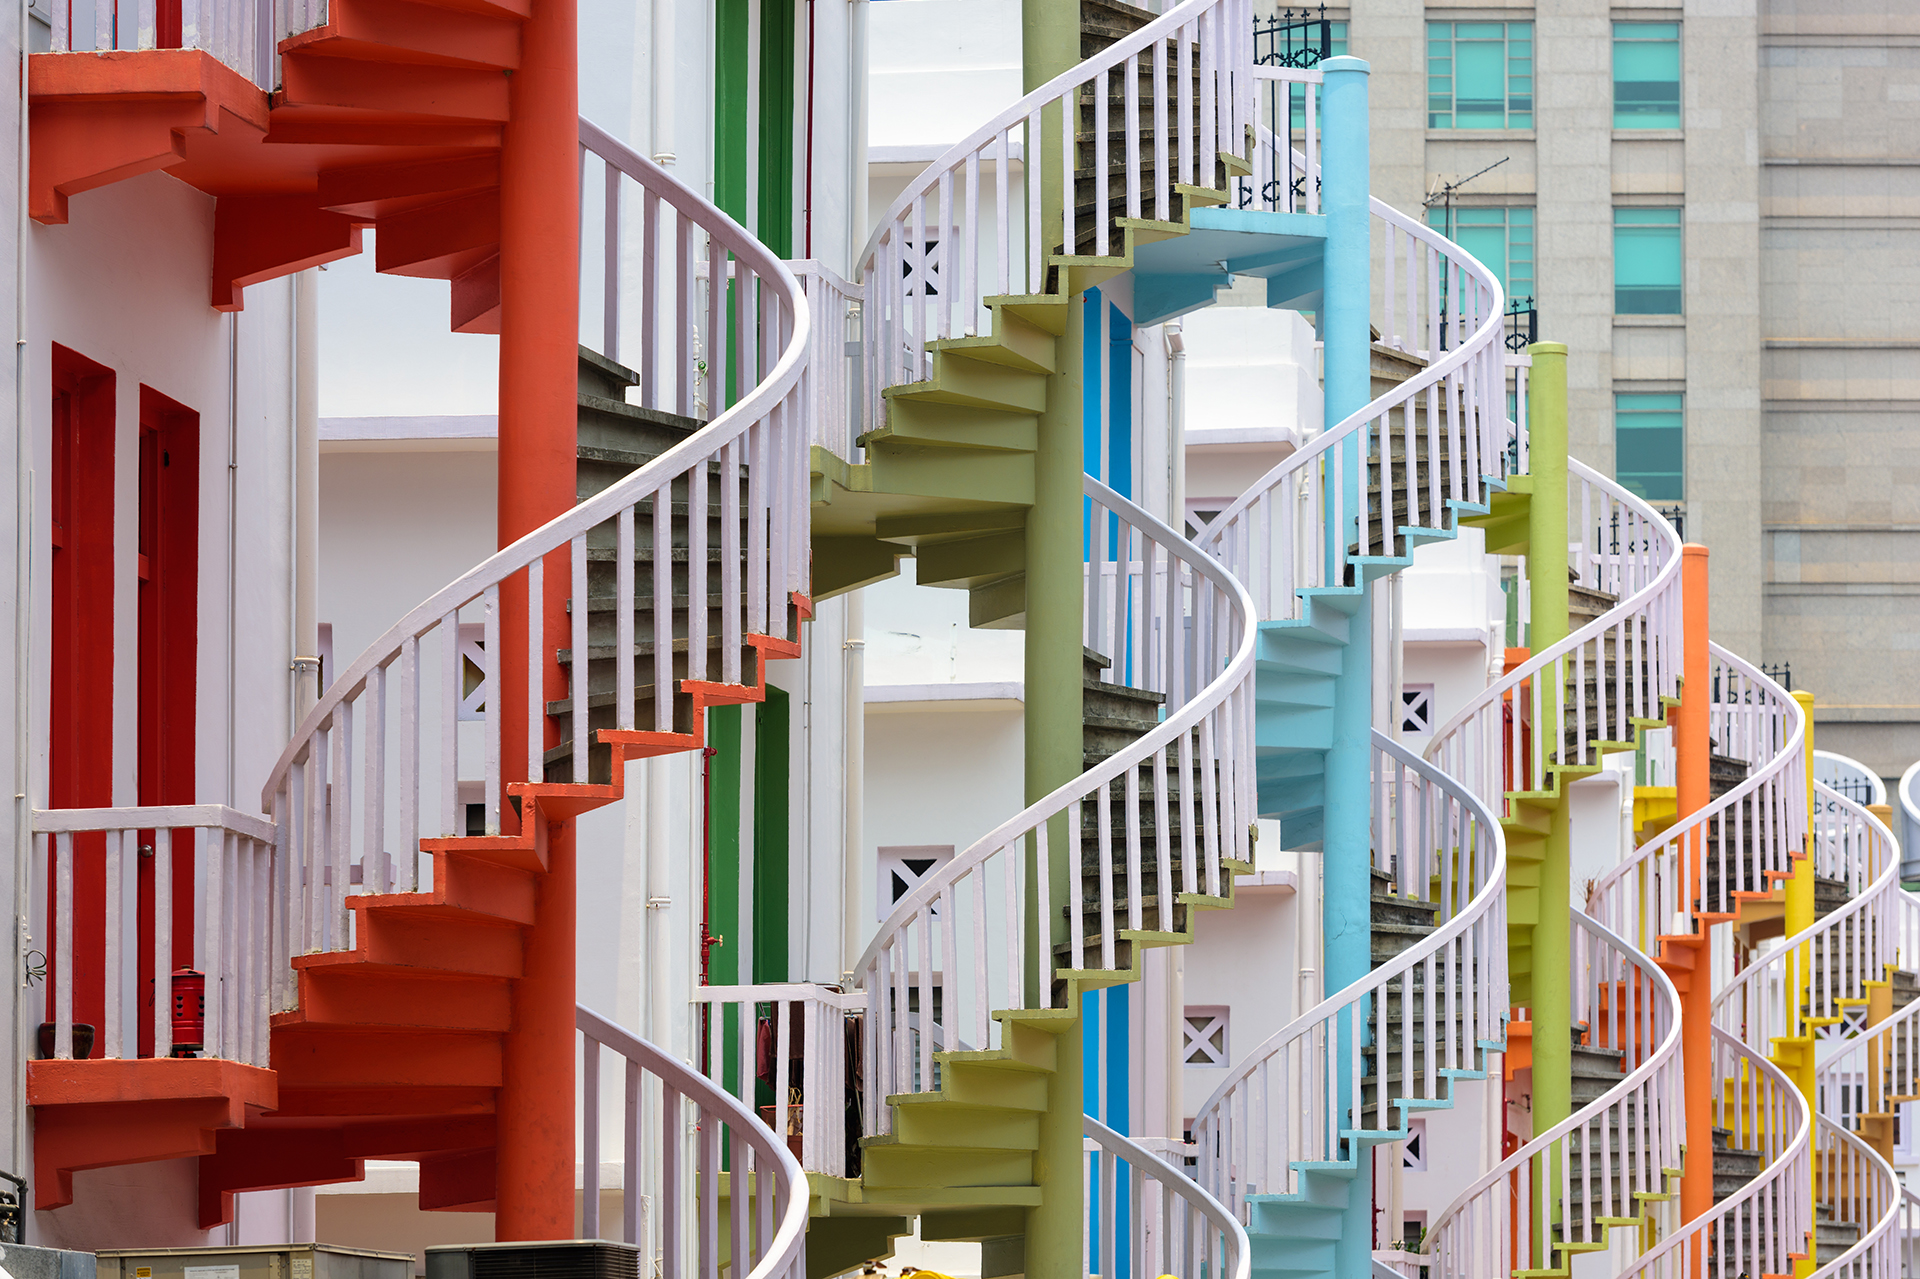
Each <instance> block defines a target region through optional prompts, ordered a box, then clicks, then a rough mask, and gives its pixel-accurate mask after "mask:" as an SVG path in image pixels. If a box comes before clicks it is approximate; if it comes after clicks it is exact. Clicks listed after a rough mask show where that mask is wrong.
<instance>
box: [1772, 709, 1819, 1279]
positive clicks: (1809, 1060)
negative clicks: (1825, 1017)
mask: <svg viewBox="0 0 1920 1279" xmlns="http://www.w3.org/2000/svg"><path fill="white" fill-rule="evenodd" d="M1793 700H1794V701H1796V702H1798V703H1800V710H1801V712H1802V713H1804V714H1805V716H1806V720H1807V730H1806V738H1805V741H1804V743H1803V749H1804V751H1805V753H1806V759H1805V762H1806V776H1807V807H1806V814H1807V832H1806V844H1805V845H1804V847H1803V849H1802V855H1801V856H1800V857H1799V858H1797V859H1795V861H1794V866H1793V878H1792V879H1789V880H1788V881H1787V883H1786V891H1785V893H1784V894H1782V895H1783V897H1784V898H1785V901H1784V903H1783V905H1784V913H1785V915H1786V918H1785V919H1784V920H1783V921H1782V927H1783V928H1784V929H1785V930H1786V934H1787V936H1789V937H1792V936H1794V935H1796V934H1798V933H1802V932H1805V931H1806V930H1807V929H1809V928H1812V927H1813V925H1814V922H1815V920H1816V919H1817V917H1818V907H1817V906H1816V905H1815V901H1814V889H1813V841H1814V838H1815V835H1814V830H1815V826H1814V820H1815V819H1814V814H1815V813H1816V812H1818V811H1819V810H1818V809H1817V808H1816V807H1815V806H1816V805H1817V804H1818V803H1819V802H1820V801H1819V797H1818V796H1816V795H1815V794H1814V793H1813V694H1812V693H1806V692H1799V691H1796V692H1795V693H1794V694H1793ZM1813 960H1814V951H1813V945H1812V943H1805V944H1803V945H1801V947H1800V948H1799V953H1798V954H1797V955H1795V956H1794V960H1793V967H1792V971H1794V972H1795V973H1797V974H1798V976H1797V977H1796V979H1795V980H1796V982H1797V984H1798V985H1799V987H1800V991H1799V996H1798V997H1797V998H1795V999H1793V1000H1792V1001H1791V1002H1790V1003H1789V1005H1788V1007H1789V1008H1791V1009H1793V1010H1794V1011H1793V1018H1794V1022H1795V1025H1794V1027H1793V1035H1794V1040H1795V1042H1794V1044H1793V1046H1792V1047H1791V1048H1787V1049H1786V1051H1784V1052H1783V1051H1780V1050H1779V1049H1776V1050H1775V1052H1774V1055H1773V1060H1774V1062H1775V1064H1777V1065H1779V1066H1780V1067H1781V1068H1782V1069H1784V1070H1785V1071H1786V1073H1787V1077H1788V1078H1790V1079H1792V1080H1793V1084H1794V1087H1796V1088H1798V1089H1799V1090H1800V1095H1801V1096H1803V1097H1805V1098H1806V1099H1807V1106H1808V1108H1809V1109H1812V1108H1813V1107H1815V1106H1816V1105H1817V1103H1818V1098H1816V1097H1815V1096H1814V1088H1815V1085H1814V1070H1815V1066H1816V1062H1815V1043H1816V1041H1815V1039H1814V1028H1813V1027H1812V1026H1809V1025H1807V1024H1806V1022H1805V1021H1803V1020H1801V1015H1802V1014H1801V1011H1800V1010H1802V1009H1805V1008H1807V1007H1808V1006H1809V1005H1810V1003H1811V1002H1812V998H1813ZM1782 1047H1785V1046H1784V1045H1783V1046H1782ZM1810 1162H1811V1163H1812V1169H1811V1172H1812V1177H1813V1197H1814V1198H1813V1202H1816V1203H1817V1202H1819V1199H1820V1164H1819V1161H1817V1160H1814V1161H1810ZM1818 1268H1819V1260H1818V1258H1817V1257H1811V1256H1810V1257H1806V1258H1804V1259H1802V1260H1799V1261H1796V1262H1794V1263H1793V1273H1794V1274H1796V1275H1801V1276H1805V1275H1810V1274H1812V1273H1813V1272H1814V1271H1815V1270H1816V1269H1818Z"/></svg>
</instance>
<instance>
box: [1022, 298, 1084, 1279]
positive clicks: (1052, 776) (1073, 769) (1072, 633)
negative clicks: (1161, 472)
mask: <svg viewBox="0 0 1920 1279" xmlns="http://www.w3.org/2000/svg"><path fill="white" fill-rule="evenodd" d="M1083 311H1084V308H1082V307H1081V306H1079V305H1078V304H1077V303H1076V304H1074V305H1071V306H1069V307H1068V308H1067V314H1068V316H1069V319H1068V322H1067V332H1066V334H1065V336H1063V337H1062V338H1061V339H1060V350H1061V352H1062V353H1063V355H1064V356H1065V358H1063V359H1061V360H1060V362H1059V366H1060V369H1061V370H1062V371H1061V372H1059V373H1056V374H1055V375H1054V376H1053V377H1052V378H1051V379H1049V381H1048V383H1047V408H1046V412H1045V413H1043V414H1042V415H1041V417H1040V440H1039V449H1038V451H1037V452H1036V453H1035V455H1034V484H1033V488H1034V500H1033V507H1032V508H1031V509H1030V510H1029V511H1028V513H1027V627H1026V629H1027V646H1026V690H1027V691H1026V750H1027V760H1026V773H1027V802H1028V803H1033V802H1034V801H1036V800H1038V799H1041V798H1043V797H1044V796H1046V795H1048V794H1049V793H1051V792H1052V791H1054V790H1057V789H1058V788H1060V787H1061V786H1064V785H1065V784H1066V783H1068V782H1070V781H1072V780H1073V779H1074V778H1076V777H1078V776H1079V775H1080V774H1081V772H1082V771H1083V768H1082V751H1081V709H1080V693H1081V681H1082V679H1083V673H1082V668H1081V658H1080V654H1081V614H1082V612H1083V611H1084V605H1083V603H1082V599H1083V596H1082V591H1083V589H1084V586H1083V578H1082V564H1083V563H1084V556H1085V551H1084V549H1083V544H1082V536H1081V531H1080V529H1081V522H1082V519H1083V517H1082V514H1081V508H1082V506H1083V504H1084V498H1083V493H1082V487H1081V481H1082V477H1083V476H1084V475H1085V474H1086V471H1085V464H1084V460H1083V452H1084V448H1083V445H1082V434H1081V433H1082V424H1081V416H1080V415H1081V397H1082V392H1083V387H1082V385H1081V373H1080V369H1081V360H1080V358H1079V355H1078V352H1079V351H1080V350H1081V344H1082V342H1083V341H1084V340H1085V337H1086V334H1085V326H1084V323H1083V319H1082V315H1083ZM1047 845H1048V848H1049V849H1050V850H1051V851H1052V857H1051V859H1050V860H1051V862H1052V871H1053V878H1052V885H1051V893H1052V900H1053V901H1056V902H1075V901H1078V900H1079V898H1080V891H1081V889H1080V883H1079V874H1078V872H1079V848H1080V841H1079V832H1078V831H1075V830H1073V829H1072V828H1071V826H1070V824H1069V822H1068V820H1067V818H1066V817H1064V816H1062V817H1058V818H1056V819H1054V821H1053V822H1052V823H1050V824H1049V826H1048V829H1047ZM1065 938H1066V920H1065V918H1064V917H1063V916H1062V915H1060V914H1059V913H1056V916H1055V918H1054V919H1053V921H1052V935H1051V936H1049V937H1046V938H1036V939H1035V941H1037V942H1038V943H1039V944H1040V945H1042V946H1043V947H1044V950H1043V951H1030V952H1029V953H1033V954H1040V953H1046V954H1051V953H1052V951H1053V946H1054V944H1055V943H1056V942H1059V941H1063V940H1065ZM1047 993H1048V992H1047V991H1046V990H1044V989H1042V990H1036V991H1030V992H1029V996H1030V997H1032V996H1038V997H1040V998H1045V997H1046V995H1047ZM1082 1055H1083V1050H1082V1044H1081V1034H1080V1025H1079V1022H1078V1021H1077V1020H1076V1021H1075V1022H1074V1023H1073V1024H1072V1025H1070V1026H1065V1027H1062V1028H1061V1030H1060V1034H1059V1042H1058V1048H1057V1057H1056V1060H1055V1064H1054V1071H1053V1078H1052V1085H1051V1086H1052V1090H1053V1091H1052V1094H1051V1096H1050V1097H1049V1099H1048V1100H1049V1104H1048V1107H1047V1112H1046V1113H1045V1114H1044V1115H1042V1116H1041V1117H1040V1149H1039V1152H1038V1155H1037V1157H1036V1158H1035V1161H1034V1175H1035V1179H1036V1182H1037V1184H1039V1185H1040V1186H1041V1187H1043V1194H1044V1200H1043V1202H1042V1204H1041V1206H1040V1207H1038V1208H1035V1209H1033V1211H1032V1212H1030V1213H1029V1214H1028V1218H1027V1262H1026V1265H1027V1271H1026V1272H1027V1273H1028V1274H1030V1275H1065V1274H1078V1273H1079V1266H1080V1264H1081V1236H1082V1234H1083V1233H1084V1231H1085V1216H1084V1212H1083V1210H1082V1206H1081V1202H1080V1201H1081V1189H1080V1183H1081V1172H1080V1162H1081V1158H1082V1156H1081V1150H1080V1140H1081V1138H1080V1117H1081V1113H1082V1111H1083V1109H1084V1106H1085V1101H1084V1091H1085V1090H1084V1081H1083V1080H1082V1079H1081V1058H1082Z"/></svg>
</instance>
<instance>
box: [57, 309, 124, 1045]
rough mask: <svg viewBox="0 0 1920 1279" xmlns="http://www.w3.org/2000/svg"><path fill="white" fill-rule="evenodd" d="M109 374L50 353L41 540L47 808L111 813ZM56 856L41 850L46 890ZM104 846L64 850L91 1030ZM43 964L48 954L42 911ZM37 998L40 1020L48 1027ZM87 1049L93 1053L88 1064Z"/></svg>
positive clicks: (76, 977)
mask: <svg viewBox="0 0 1920 1279" xmlns="http://www.w3.org/2000/svg"><path fill="white" fill-rule="evenodd" d="M113 420H114V380H113V371H112V370H111V369H109V368H107V367H106V366H105V365H102V364H96V363H94V362H93V361H92V360H89V359H87V358H86V357H85V356H83V355H80V354H79V353H78V352H75V351H70V350H68V349H67V348H65V347H62V346H55V347H54V348H53V424H52V425H53V430H52V439H51V441H50V443H51V445H52V467H51V472H52V474H51V476H50V483H49V486H48V487H49V494H48V496H49V502H48V507H49V509H48V512H47V522H46V525H45V526H44V527H45V528H46V529H47V541H48V545H49V547H50V549H51V558H52V582H51V588H52V589H51V596H52V599H51V604H52V610H51V616H50V617H49V618H48V641H49V654H48V655H49V659H50V661H49V666H50V670H49V674H50V676H51V679H50V684H49V688H48V696H47V802H48V803H49V804H50V805H51V806H52V807H54V808H104V807H107V806H109V805H111V804H112V803H113ZM57 856H58V853H57V850H55V849H52V848H49V850H48V861H49V865H48V881H47V882H49V883H53V882H56V881H55V878H54V874H53V872H54V871H55V869H56V867H55V865H54V858H56V857H57ZM105 863H106V840H105V839H104V838H103V837H101V836H98V835H95V836H84V835H83V836H79V837H76V838H75V839H74V841H73V895H74V901H73V958H74V964H73V967H74V973H73V1015H74V1020H75V1021H76V1022H79V1023H85V1024H88V1025H92V1026H94V1027H96V1028H97V1027H99V1026H100V1025H101V1023H102V1020H103V1014H104V1012H105V1002H104V1000H105V994H104V992H105V985H104V981H103V978H104V961H105V949H106V946H105V943H106V930H105V922H106V921H105V910H106V865H105ZM48 910H49V912H50V917H49V919H48V920H47V938H48V942H47V954H48V955H49V956H51V955H54V954H57V953H58V952H57V949H56V948H57V946H58V944H59V936H58V930H57V924H58V917H57V914H54V913H53V910H54V903H53V902H52V901H51V900H49V902H48ZM53 987H54V983H53V981H52V980H51V979H50V980H48V982H47V984H46V988H47V1018H48V1020H52V1017H53ZM100 1051H101V1047H100V1045H99V1043H98V1042H97V1041H96V1044H95V1047H94V1050H93V1054H94V1055H95V1056H98V1055H100Z"/></svg>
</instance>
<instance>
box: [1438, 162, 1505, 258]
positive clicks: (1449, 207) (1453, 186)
mask: <svg viewBox="0 0 1920 1279" xmlns="http://www.w3.org/2000/svg"><path fill="white" fill-rule="evenodd" d="M1512 158H1513V157H1512V156H1505V155H1503V156H1501V157H1500V158H1499V159H1498V160H1495V161H1494V162H1493V163H1492V164H1489V165H1488V166H1487V167H1486V168H1484V169H1482V170H1480V172H1478V173H1469V174H1468V175H1467V176H1466V177H1464V178H1461V179H1460V180H1459V181H1458V182H1443V183H1441V184H1440V187H1439V189H1437V190H1434V191H1429V192H1428V193H1427V198H1426V199H1425V200H1422V201H1421V204H1422V206H1423V207H1425V208H1429V209H1430V208H1432V207H1433V205H1434V202H1435V201H1442V200H1443V201H1445V202H1446V203H1445V206H1444V207H1445V208H1446V214H1445V216H1446V229H1445V230H1444V231H1443V232H1442V233H1441V234H1443V235H1445V236H1446V237H1447V238H1448V239H1449V240H1451V239H1452V238H1453V193H1454V192H1455V191H1458V190H1459V189H1460V188H1461V187H1463V186H1465V185H1467V183H1469V182H1471V181H1473V180H1474V179H1475V178H1479V177H1484V176H1486V175H1487V174H1489V173H1492V172H1493V171H1494V170H1495V169H1497V168H1499V167H1500V166H1501V165H1503V164H1505V163H1506V162H1507V161H1508V160H1510V159H1512Z"/></svg>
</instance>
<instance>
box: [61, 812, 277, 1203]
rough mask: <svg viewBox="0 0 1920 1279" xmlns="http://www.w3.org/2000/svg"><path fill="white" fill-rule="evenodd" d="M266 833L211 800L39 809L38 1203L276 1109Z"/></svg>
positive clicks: (187, 1148) (260, 822)
mask: <svg viewBox="0 0 1920 1279" xmlns="http://www.w3.org/2000/svg"><path fill="white" fill-rule="evenodd" d="M274 839H275V829H274V826H273V824H272V823H271V822H270V821H268V820H267V819H266V818H263V817H255V816H251V815H249V814H246V813H241V812H237V811H235V810H233V809H231V808H226V807H223V806H221V805H218V804H196V805H181V806H175V807H165V808H77V809H41V810H37V811H35V812H34V814H33V840H34V855H35V870H36V875H37V877H38V879H39V882H40V883H41V884H42V885H44V888H45V901H46V932H45V934H44V935H45V936H46V937H47V938H48V947H49V951H48V954H47V957H46V959H47V962H46V964H45V972H46V987H45V989H46V1017H47V1020H46V1021H45V1022H44V1023H43V1024H42V1026H41V1028H40V1044H39V1047H40V1051H41V1057H42V1059H41V1060H38V1061H32V1062H29V1063H28V1064H27V1104H28V1105H30V1106H33V1107H35V1130H34V1162H35V1182H36V1185H37V1200H36V1204H37V1206H38V1207H40V1208H43V1209H45V1208H57V1207H61V1206H63V1205H64V1204H67V1203H70V1202H72V1199H73V1173H74V1172H76V1171H79V1170H81V1169H86V1168H100V1167H108V1166H111V1165H115V1164H125V1163H139V1162H144V1161H147V1160H156V1159H178V1158H183V1157H186V1156H190V1155H203V1154H211V1153H212V1152H213V1149H214V1133H215V1132H216V1131H218V1130H219V1129H222V1128H238V1127H241V1126H243V1125H244V1124H245V1123H246V1121H247V1119H248V1116H249V1114H250V1113H258V1112H259V1111H262V1110H270V1109H272V1108H274V1106H276V1105H277V1104H278V1089H277V1087H276V1084H275V1079H274V1075H273V1072H272V1071H270V1070H269V1069H267V1032H268V1017H269V1010H268V1004H267V994H268V978H269V974H268V972H267V967H266V957H267V953H268V949H267V937H268V932H269V929H270V927H271V922H272V916H273V905H272V903H273V900H274V890H275V888H276V887H279V888H281V889H282V890H283V891H284V888H285V885H283V884H276V879H275V870H276V863H275V859H274V853H273V846H274Z"/></svg>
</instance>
